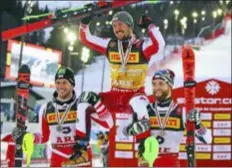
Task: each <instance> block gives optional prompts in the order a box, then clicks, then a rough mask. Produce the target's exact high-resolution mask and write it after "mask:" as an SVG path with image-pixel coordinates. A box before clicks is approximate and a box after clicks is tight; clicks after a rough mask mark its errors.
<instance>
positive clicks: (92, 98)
mask: <svg viewBox="0 0 232 168" xmlns="http://www.w3.org/2000/svg"><path fill="white" fill-rule="evenodd" d="M79 99H80V102H86V103H89V104H91V105H93V106H94V105H95V104H96V103H97V102H98V101H99V100H100V96H99V95H98V94H96V93H94V92H87V91H84V92H82V93H81V95H80V97H79Z"/></svg>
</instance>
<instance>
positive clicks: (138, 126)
mask: <svg viewBox="0 0 232 168" xmlns="http://www.w3.org/2000/svg"><path fill="white" fill-rule="evenodd" d="M149 129H150V122H149V120H148V119H142V120H139V121H136V122H133V123H132V124H131V125H129V126H128V127H127V128H126V134H127V135H129V136H133V135H138V134H140V133H143V132H145V131H147V130H149Z"/></svg>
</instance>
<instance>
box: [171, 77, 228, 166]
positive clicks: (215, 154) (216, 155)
mask: <svg viewBox="0 0 232 168" xmlns="http://www.w3.org/2000/svg"><path fill="white" fill-rule="evenodd" d="M172 95H173V97H174V98H175V99H176V101H177V102H178V103H179V104H181V105H183V104H184V101H185V99H184V88H183V87H181V88H176V89H174V90H173V93H172ZM231 95H232V92H231V83H226V82H223V81H219V80H217V79H209V80H206V81H202V82H199V83H197V86H196V98H195V104H196V108H198V109H199V110H200V111H201V119H202V123H203V125H204V126H205V127H207V129H209V130H210V131H211V134H212V136H213V140H212V143H211V144H203V143H201V142H200V141H199V140H198V139H197V138H196V141H195V142H196V159H197V166H232V163H231V159H232V158H231V151H232V150H231V148H232V142H231V132H232V131H231V115H232V107H231V104H232V98H231ZM185 135H186V133H185ZM185 141H186V137H184V138H183V139H182V143H181V145H180V154H179V158H180V160H181V166H187V161H186V159H187V157H186V149H185Z"/></svg>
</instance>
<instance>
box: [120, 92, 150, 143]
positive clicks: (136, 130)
mask: <svg viewBox="0 0 232 168" xmlns="http://www.w3.org/2000/svg"><path fill="white" fill-rule="evenodd" d="M129 104H130V106H131V108H132V111H133V119H131V123H127V124H128V125H127V126H126V127H125V128H124V134H126V135H129V136H132V135H133V136H136V139H137V141H140V140H142V139H144V138H146V137H147V136H148V135H150V121H149V115H148V110H147V106H148V105H149V100H148V98H147V97H146V96H145V95H137V96H134V97H133V98H132V99H131V100H130V102H129Z"/></svg>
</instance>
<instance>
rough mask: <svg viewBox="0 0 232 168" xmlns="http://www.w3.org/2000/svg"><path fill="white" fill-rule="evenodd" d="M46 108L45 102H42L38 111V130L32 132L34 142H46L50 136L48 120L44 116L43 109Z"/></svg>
mask: <svg viewBox="0 0 232 168" xmlns="http://www.w3.org/2000/svg"><path fill="white" fill-rule="evenodd" d="M46 108H47V104H44V105H43V106H41V108H40V111H39V127H40V131H39V132H38V133H34V134H33V135H34V143H35V144H40V143H46V142H47V141H48V140H49V136H50V129H49V125H48V122H47V120H46V118H45V111H46Z"/></svg>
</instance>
